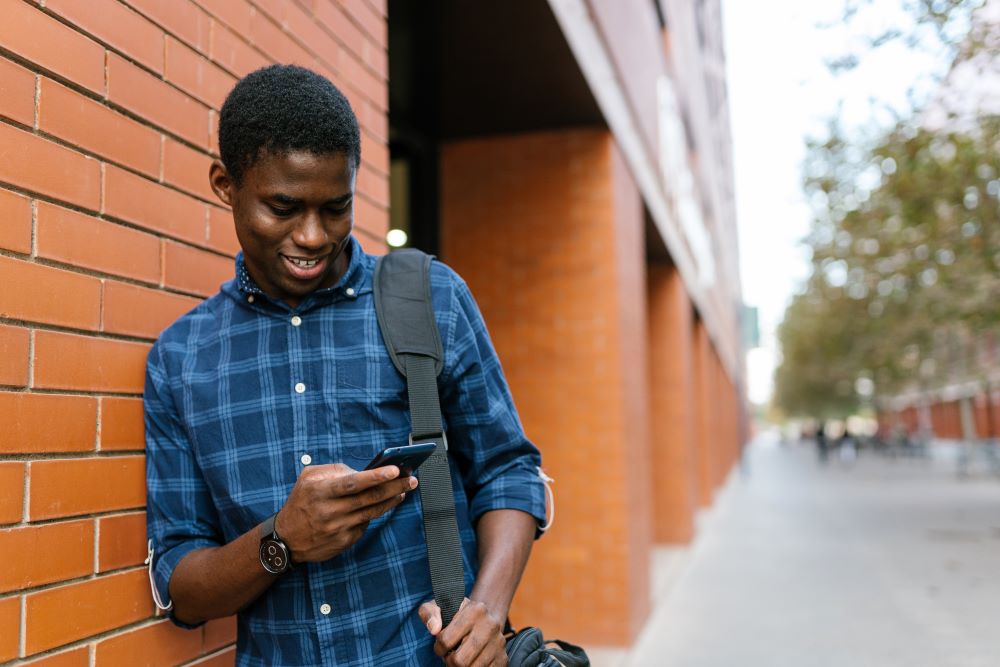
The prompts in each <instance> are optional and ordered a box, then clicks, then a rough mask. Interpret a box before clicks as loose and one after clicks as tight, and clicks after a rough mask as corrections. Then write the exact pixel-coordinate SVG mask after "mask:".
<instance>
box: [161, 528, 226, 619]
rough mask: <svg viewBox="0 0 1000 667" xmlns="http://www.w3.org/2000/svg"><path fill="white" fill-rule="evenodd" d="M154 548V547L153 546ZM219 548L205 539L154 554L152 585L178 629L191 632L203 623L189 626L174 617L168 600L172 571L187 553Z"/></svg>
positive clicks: (190, 541)
mask: <svg viewBox="0 0 1000 667" xmlns="http://www.w3.org/2000/svg"><path fill="white" fill-rule="evenodd" d="M154 546H155V545H154ZM217 546H219V545H218V544H216V543H215V542H213V541H212V540H206V539H194V540H186V541H184V542H181V543H180V544H178V545H177V546H174V547H171V548H170V549H168V550H167V551H166V552H165V553H162V554H156V553H154V561H153V562H154V565H153V582H152V584H153V585H154V586H156V593H157V596H158V599H159V602H161V603H162V604H163V605H164V606H166V607H167V608H168V612H169V613H168V617H169V618H170V620H171V621H172V622H173V623H174V625H177V626H179V627H182V628H185V629H188V630H193V629H194V628H197V627H200V626H201V625H204V621H202V622H201V623H195V624H193V625H192V624H189V623H185V622H183V621H180V620H178V619H177V618H176V617H175V616H174V609H173V606H174V605H173V601H172V600H171V599H170V590H169V589H170V577H172V576H173V574H174V570H175V569H176V568H177V564H178V563H180V562H181V560H183V559H184V557H185V556H187V555H188V554H189V553H191V552H192V551H194V550H195V549H203V548H205V547H217Z"/></svg>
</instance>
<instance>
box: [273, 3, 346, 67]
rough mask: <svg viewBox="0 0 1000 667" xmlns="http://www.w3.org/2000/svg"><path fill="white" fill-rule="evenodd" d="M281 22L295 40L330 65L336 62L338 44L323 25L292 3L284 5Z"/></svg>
mask: <svg viewBox="0 0 1000 667" xmlns="http://www.w3.org/2000/svg"><path fill="white" fill-rule="evenodd" d="M282 24H283V25H284V26H285V29H286V30H287V31H288V32H289V33H290V34H291V35H293V36H294V38H295V40H296V41H298V42H299V43H300V44H303V45H304V46H305V47H306V48H307V49H308V50H310V51H312V52H313V53H315V54H316V55H317V56H318V57H319V58H320V59H321V60H323V61H324V62H325V63H326V64H328V65H330V66H334V65H336V64H337V58H338V55H339V53H340V46H339V44H338V43H337V41H336V40H335V39H334V38H333V36H332V35H331V34H330V33H329V32H327V31H326V30H324V29H323V28H324V26H323V25H322V24H321V23H320V22H318V21H317V20H316V18H315V17H313V16H312V15H311V14H309V13H307V12H306V11H305V10H303V9H302V8H301V7H299V6H298V5H296V4H294V3H288V4H286V5H285V6H284V16H283V22H282Z"/></svg>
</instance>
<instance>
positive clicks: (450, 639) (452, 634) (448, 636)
mask: <svg viewBox="0 0 1000 667" xmlns="http://www.w3.org/2000/svg"><path fill="white" fill-rule="evenodd" d="M468 603H469V598H465V599H464V600H462V604H461V606H460V607H459V608H458V613H457V614H455V618H453V619H451V623H449V624H448V627H447V628H444V630H443V631H442V632H441V634H439V635H438V636H437V641H436V642H435V643H434V652H435V653H437V654H438V657H440V658H443V657H445V656H446V655H448V653H450V652H451V651H454V650H455V649H456V648H458V645H459V644H461V643H462V639H463V638H464V637H465V636H466V635H467V634H469V631H470V630H472V628H473V625H474V623H473V619H472V618H471V616H470V615H468V614H463V613H462V612H463V611H465V609H466V607H467V606H468Z"/></svg>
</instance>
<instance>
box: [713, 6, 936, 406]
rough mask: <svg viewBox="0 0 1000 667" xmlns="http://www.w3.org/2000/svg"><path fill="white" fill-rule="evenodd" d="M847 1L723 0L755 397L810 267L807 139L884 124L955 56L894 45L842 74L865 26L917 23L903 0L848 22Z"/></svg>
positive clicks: (764, 387)
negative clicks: (838, 66) (835, 127)
mask: <svg viewBox="0 0 1000 667" xmlns="http://www.w3.org/2000/svg"><path fill="white" fill-rule="evenodd" d="M842 8H843V4H842V0H762V1H760V2H750V1H749V0H722V11H723V24H724V26H723V27H724V32H725V50H726V63H727V84H728V88H729V105H730V115H731V119H732V133H733V158H734V169H735V182H736V215H737V229H738V233H739V244H740V275H741V280H742V287H743V299H744V301H745V302H746V303H747V304H748V305H750V306H757V307H758V309H759V323H760V334H761V347H759V348H756V349H753V350H750V351H749V352H748V354H747V372H748V382H747V385H748V394H749V398H750V400H751V401H753V402H754V403H764V402H766V401H767V400H768V399H769V398H770V395H771V390H772V385H773V374H774V367H775V364H776V363H777V361H778V355H777V350H776V346H775V332H776V329H777V326H778V324H779V323H780V321H781V318H782V315H783V313H784V310H785V307H786V305H787V304H788V303H789V301H790V300H791V297H792V295H793V294H794V293H795V292H796V291H798V290H799V289H800V288H801V287H802V286H803V284H804V282H805V279H806V278H807V277H808V275H809V254H808V251H807V250H806V248H805V247H804V246H803V245H802V243H801V241H802V239H803V238H804V237H805V236H806V234H807V233H808V231H809V226H810V219H811V213H810V209H809V206H808V204H807V202H806V200H805V198H804V196H803V194H802V187H801V174H802V162H803V159H804V157H805V142H806V138H807V137H809V136H810V135H811V136H818V135H820V134H822V131H823V128H824V127H825V126H826V123H827V120H828V119H829V118H831V117H833V116H838V117H839V118H840V119H841V120H842V122H843V123H844V124H845V126H846V127H848V128H854V130H855V131H857V132H867V131H870V130H871V129H872V128H875V127H879V126H886V125H887V124H888V123H889V116H888V115H887V114H886V113H885V111H884V109H885V108H886V107H889V108H892V109H896V110H897V111H901V112H905V111H906V110H907V109H908V108H909V102H908V97H907V91H908V90H911V89H915V90H916V91H917V93H918V95H920V94H929V92H930V91H931V90H932V89H933V87H934V85H935V84H934V77H933V76H932V75H934V74H941V73H942V72H943V70H944V66H945V64H946V63H945V60H944V59H943V58H942V57H941V54H940V53H936V52H934V51H933V49H927V50H923V51H919V52H914V51H912V50H909V49H907V48H905V47H904V46H903V45H902V44H892V43H890V44H889V45H887V46H884V47H882V48H881V49H879V50H878V51H876V52H872V53H868V54H867V55H866V56H865V58H864V59H863V60H862V61H861V65H860V66H859V67H858V68H856V69H855V70H853V71H851V72H849V73H847V74H841V75H838V76H834V75H832V74H831V73H830V72H829V70H828V68H827V66H826V61H827V60H832V59H835V58H837V57H839V56H842V55H844V54H845V53H860V52H863V51H864V47H863V44H864V41H863V39H864V36H865V35H874V34H878V33H879V32H880V31H881V30H884V29H886V28H889V27H893V26H897V25H900V26H906V25H907V24H909V23H911V22H910V21H909V17H908V16H907V15H906V14H905V13H904V12H903V11H902V10H901V8H900V4H899V0H873V2H872V5H871V7H870V8H868V9H866V10H865V11H864V12H862V13H860V14H859V15H858V16H857V18H856V20H854V21H852V23H851V24H850V25H845V24H844V23H843V22H842V21H839V20H838V19H839V18H840V15H841V12H842ZM824 26H825V27H824Z"/></svg>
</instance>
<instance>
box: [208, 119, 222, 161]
mask: <svg viewBox="0 0 1000 667" xmlns="http://www.w3.org/2000/svg"><path fill="white" fill-rule="evenodd" d="M208 142H209V148H208V152H209V153H211V154H212V156H213V157H219V113H218V112H217V111H216V110H215V109H212V110H210V111H209V112H208Z"/></svg>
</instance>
